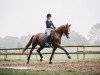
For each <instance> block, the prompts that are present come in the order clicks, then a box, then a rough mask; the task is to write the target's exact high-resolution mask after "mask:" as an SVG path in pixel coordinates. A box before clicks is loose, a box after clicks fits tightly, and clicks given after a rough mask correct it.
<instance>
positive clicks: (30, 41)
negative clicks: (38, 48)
mask: <svg viewBox="0 0 100 75" xmlns="http://www.w3.org/2000/svg"><path fill="white" fill-rule="evenodd" d="M33 37H34V35H33V36H32V37H31V39H30V40H29V42H28V44H27V45H26V47H25V48H24V50H23V51H22V54H23V53H24V52H25V51H26V49H27V48H28V47H29V46H30V45H31V43H32V39H33Z"/></svg>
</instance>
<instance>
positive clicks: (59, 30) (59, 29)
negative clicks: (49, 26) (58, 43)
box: [55, 25, 65, 36]
mask: <svg viewBox="0 0 100 75" xmlns="http://www.w3.org/2000/svg"><path fill="white" fill-rule="evenodd" d="M63 27H65V25H61V26H59V27H58V28H57V29H56V30H55V31H56V32H58V33H60V36H62V35H63V31H62V30H61V28H63Z"/></svg>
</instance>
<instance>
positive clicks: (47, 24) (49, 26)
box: [46, 20, 56, 29]
mask: <svg viewBox="0 0 100 75" xmlns="http://www.w3.org/2000/svg"><path fill="white" fill-rule="evenodd" d="M46 28H52V29H55V28H56V27H55V26H54V24H53V22H52V21H48V20H47V21H46Z"/></svg>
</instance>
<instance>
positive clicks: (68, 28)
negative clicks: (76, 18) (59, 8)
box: [62, 23, 71, 38]
mask: <svg viewBox="0 0 100 75" xmlns="http://www.w3.org/2000/svg"><path fill="white" fill-rule="evenodd" d="M70 26H71V24H70V25H68V23H67V24H66V25H64V27H63V30H62V31H63V33H64V34H65V35H66V37H67V38H69V32H70Z"/></svg>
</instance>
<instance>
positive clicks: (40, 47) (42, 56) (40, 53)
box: [37, 46, 44, 61]
mask: <svg viewBox="0 0 100 75" xmlns="http://www.w3.org/2000/svg"><path fill="white" fill-rule="evenodd" d="M43 48H44V47H42V46H41V47H40V48H39V49H38V50H37V52H38V54H39V55H40V61H42V58H43V56H42V54H41V53H40V51H41V50H42V49H43Z"/></svg>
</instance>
